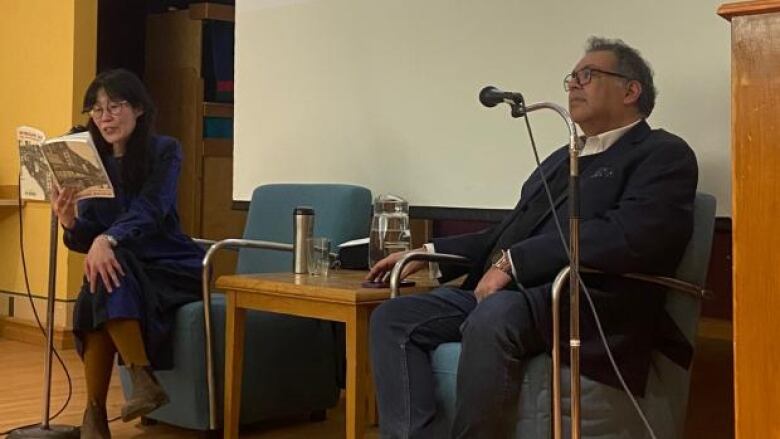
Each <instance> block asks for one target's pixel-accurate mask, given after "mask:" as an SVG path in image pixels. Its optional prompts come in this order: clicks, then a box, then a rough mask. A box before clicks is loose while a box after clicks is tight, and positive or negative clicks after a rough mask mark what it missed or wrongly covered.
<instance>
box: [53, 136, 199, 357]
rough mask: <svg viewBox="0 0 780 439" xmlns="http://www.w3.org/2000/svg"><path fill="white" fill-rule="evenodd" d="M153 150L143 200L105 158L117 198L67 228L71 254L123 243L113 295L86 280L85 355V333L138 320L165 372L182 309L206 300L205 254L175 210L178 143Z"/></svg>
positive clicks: (81, 303) (92, 206)
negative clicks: (104, 242)
mask: <svg viewBox="0 0 780 439" xmlns="http://www.w3.org/2000/svg"><path fill="white" fill-rule="evenodd" d="M149 153H150V154H149V165H150V171H149V175H148V176H147V178H146V180H145V182H144V184H143V186H142V188H141V190H140V192H139V193H138V194H136V195H129V194H127V193H126V191H125V190H124V188H123V187H122V184H121V177H120V168H119V164H118V163H117V160H116V159H115V158H114V157H112V156H107V155H103V156H102V157H101V159H102V160H103V163H104V164H105V167H106V170H107V172H108V174H109V177H110V178H111V182H112V183H113V184H114V190H115V192H116V197H115V198H113V199H107V198H91V199H86V200H82V201H80V202H79V203H78V218H77V220H76V223H75V225H74V227H73V228H72V229H71V230H66V231H65V235H64V241H65V245H66V246H67V247H68V248H69V249H71V250H74V251H77V252H81V253H86V252H88V251H89V248H90V246H91V245H92V241H93V240H94V239H95V237H96V236H98V235H100V234H102V233H105V234H108V235H111V236H113V237H114V238H116V240H117V242H118V245H117V247H116V248H115V251H114V253H115V255H116V258H117V260H118V261H119V263H120V264H121V265H122V267H123V269H124V272H125V275H124V276H122V277H121V279H120V286H119V287H118V288H116V289H114V291H113V292H112V293H108V292H107V291H106V289H105V287H104V285H103V284H102V281H101V280H100V278H99V277H98V281H97V285H96V292H95V293H91V292H90V291H89V285H88V283H87V281H86V279H85V280H84V284H83V285H82V288H81V291H80V293H79V296H78V298H77V300H76V304H75V307H74V318H73V330H74V333H75V335H76V337H77V342H78V343H77V347H78V348H79V351H80V352H81V351H82V347H83V344H82V343H81V341H82V340H83V333H84V332H86V331H93V330H97V329H100V328H101V327H102V325H103V324H104V323H105V322H106V321H108V320H111V319H134V320H138V321H139V323H140V326H141V332H142V335H143V341H144V346H145V348H146V353H147V356H148V357H149V360H150V361H151V364H152V366H154V367H155V368H158V369H165V368H169V367H171V365H172V363H171V359H172V356H171V352H172V350H171V349H170V343H169V342H170V330H171V327H172V322H173V316H174V312H175V310H176V309H177V308H178V307H179V306H181V305H183V304H185V303H188V302H192V301H195V300H199V299H200V298H201V291H200V275H201V262H202V260H203V256H204V251H203V250H202V249H201V248H200V247H199V246H198V245H197V244H195V242H193V241H192V240H191V239H190V238H189V237H188V236H187V235H185V234H184V233H183V232H182V231H181V227H180V225H179V216H178V214H177V213H176V194H177V191H176V187H177V183H178V178H179V173H180V171H181V160H182V155H181V147H180V145H179V143H178V142H177V141H176V140H175V139H173V138H170V137H164V136H156V137H153V139H152V142H151V144H150V145H149ZM82 353H83V352H82ZM120 353H121V352H120Z"/></svg>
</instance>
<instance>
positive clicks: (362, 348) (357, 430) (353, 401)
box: [346, 306, 370, 439]
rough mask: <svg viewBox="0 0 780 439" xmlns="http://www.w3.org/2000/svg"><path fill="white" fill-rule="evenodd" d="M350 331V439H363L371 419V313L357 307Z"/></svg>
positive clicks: (348, 357) (351, 320) (348, 385)
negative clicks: (369, 336) (369, 367)
mask: <svg viewBox="0 0 780 439" xmlns="http://www.w3.org/2000/svg"><path fill="white" fill-rule="evenodd" d="M346 331H347V439H362V438H363V436H364V435H365V432H366V420H367V415H368V396H369V393H370V391H369V377H368V370H369V369H368V310H367V309H365V308H364V307H361V306H356V307H354V308H353V309H352V310H351V315H350V316H349V319H348V320H347V322H346Z"/></svg>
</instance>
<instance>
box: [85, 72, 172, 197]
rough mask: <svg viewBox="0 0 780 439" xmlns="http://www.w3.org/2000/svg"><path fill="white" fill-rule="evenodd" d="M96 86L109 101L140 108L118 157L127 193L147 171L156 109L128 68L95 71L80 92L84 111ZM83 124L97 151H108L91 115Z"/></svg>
mask: <svg viewBox="0 0 780 439" xmlns="http://www.w3.org/2000/svg"><path fill="white" fill-rule="evenodd" d="M100 89H103V90H104V91H105V92H106V94H107V95H108V97H109V99H111V100H112V101H123V100H124V101H127V103H128V104H130V106H131V107H132V108H134V109H136V110H143V114H141V115H140V116H138V118H137V119H136V125H135V129H134V130H133V132H132V133H131V134H130V138H129V139H128V140H127V148H126V149H125V155H124V158H123V159H122V185H123V186H124V189H125V191H126V192H127V193H128V194H135V195H137V194H138V193H139V192H140V191H141V187H142V186H143V184H144V180H145V179H146V177H147V176H148V174H149V169H150V164H149V157H150V153H149V147H150V145H151V140H152V136H153V135H154V119H155V116H156V114H157V109H156V108H155V106H154V103H153V102H152V98H151V97H150V96H149V93H148V92H147V91H146V87H144V85H143V83H142V82H141V80H140V79H138V76H136V75H135V74H134V73H132V72H130V71H129V70H125V69H115V70H108V71H105V72H103V73H101V74H99V75H98V76H97V77H96V78H95V79H94V80H93V81H92V83H91V84H90V85H89V87H88V88H87V92H86V93H85V94H84V112H88V111H89V110H91V109H92V107H93V106H94V105H95V102H96V101H97V94H98V91H100ZM87 128H88V129H89V132H90V134H91V135H92V139H93V140H94V141H95V146H96V147H97V149H98V151H99V152H100V154H101V155H111V154H112V153H113V147H112V145H111V144H110V143H108V142H106V140H105V139H104V138H103V135H102V134H101V133H100V129H99V128H98V127H97V125H96V124H95V121H94V120H92V118H91V117H90V118H89V122H88V123H87Z"/></svg>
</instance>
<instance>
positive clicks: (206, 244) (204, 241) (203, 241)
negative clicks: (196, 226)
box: [192, 238, 217, 247]
mask: <svg viewBox="0 0 780 439" xmlns="http://www.w3.org/2000/svg"><path fill="white" fill-rule="evenodd" d="M192 240H193V241H195V244H200V245H202V246H203V247H211V246H212V245H214V244H216V243H217V241H215V240H213V239H203V238H192Z"/></svg>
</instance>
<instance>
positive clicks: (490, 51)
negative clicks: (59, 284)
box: [233, 0, 731, 215]
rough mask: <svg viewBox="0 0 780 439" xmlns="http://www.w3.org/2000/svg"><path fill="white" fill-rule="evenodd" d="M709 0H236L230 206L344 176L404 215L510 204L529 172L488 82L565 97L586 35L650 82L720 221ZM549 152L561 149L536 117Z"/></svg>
mask: <svg viewBox="0 0 780 439" xmlns="http://www.w3.org/2000/svg"><path fill="white" fill-rule="evenodd" d="M719 4H720V2H719V1H710V0H688V1H673V0H659V1H646V0H645V1H637V0H620V1H618V0H612V1H606V0H604V1H591V2H573V1H570V0H546V1H519V0H514V1H513V0H481V1H468V0H457V1H456V0H450V1H448V0H392V1H380V0H286V1H285V0H238V1H237V7H236V92H235V96H236V107H235V108H236V111H235V114H236V116H235V123H236V127H235V128H236V129H235V136H236V137H235V153H234V154H235V158H236V160H235V165H234V166H235V173H234V186H233V187H234V194H233V195H234V198H235V199H237V200H247V199H249V197H250V196H251V191H252V189H253V188H254V187H255V186H257V185H259V184H264V183H269V182H348V183H357V184H362V185H365V186H367V187H368V188H370V189H371V190H372V191H373V192H374V193H375V194H377V193H385V192H391V193H395V194H398V195H401V196H404V197H406V198H407V199H409V200H410V202H411V204H413V205H423V206H457V207H486V208H509V207H511V206H512V205H513V204H514V203H515V201H516V200H517V196H518V193H519V187H520V184H521V183H522V182H523V181H524V180H525V178H526V177H527V176H528V174H529V173H530V172H531V171H532V168H533V156H532V154H531V151H530V144H529V141H528V136H527V134H526V133H525V128H524V125H523V124H522V122H521V120H518V119H512V118H510V117H509V114H508V109H507V108H506V107H505V106H500V107H497V108H493V109H486V108H484V107H482V106H480V105H479V103H478V101H477V93H478V92H479V90H480V89H481V88H482V87H483V86H485V85H497V86H499V87H501V88H503V89H506V90H516V91H521V92H522V93H523V94H524V95H525V97H526V101H527V102H537V101H553V102H557V103H560V104H564V105H565V102H566V95H565V93H564V91H563V88H562V80H563V76H564V75H565V74H566V72H569V71H571V69H572V67H573V66H574V64H576V62H577V61H578V60H579V58H580V57H581V56H582V53H583V49H584V45H585V41H586V39H587V37H588V36H590V35H600V36H607V37H619V38H622V39H623V40H625V41H626V42H627V43H629V44H631V45H633V46H634V47H636V48H638V49H639V50H640V51H641V52H642V54H643V55H644V56H645V57H646V58H647V59H648V60H649V61H650V63H651V64H652V66H653V68H654V70H655V72H656V84H657V87H658V89H659V97H658V102H657V106H656V109H655V112H654V113H653V115H652V116H651V117H650V119H649V122H650V124H651V125H652V126H654V127H663V128H666V129H667V130H669V131H672V132H674V133H676V134H678V135H680V136H682V137H683V138H685V139H686V140H687V141H688V142H689V143H690V144H691V146H692V147H693V148H694V150H695V151H696V154H697V156H698V158H699V166H700V180H699V188H700V190H704V191H707V192H710V193H713V194H714V195H715V196H717V197H718V200H719V210H718V211H719V214H720V215H730V212H731V202H730V200H731V199H730V172H729V168H730V162H729V160H730V158H729V148H730V141H729V136H730V129H729V105H730V98H729V92H730V85H729V73H730V67H729V53H730V43H729V35H730V34H729V31H730V30H729V25H728V22H727V21H725V20H723V19H722V18H720V17H718V16H717V15H716V14H715V10H716V8H717V6H718V5H719ZM531 122H532V125H533V127H534V133H535V137H536V140H537V143H538V144H539V146H540V148H541V151H540V152H541V154H542V155H547V154H548V153H549V152H551V151H552V150H554V149H555V148H556V147H558V146H560V145H562V144H563V143H565V142H566V139H567V137H566V131H565V129H564V126H563V124H562V123H561V122H560V119H558V118H557V116H556V115H554V114H553V113H549V112H548V113H546V114H545V113H543V112H536V113H532V114H531Z"/></svg>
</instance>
